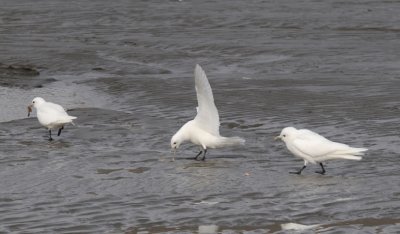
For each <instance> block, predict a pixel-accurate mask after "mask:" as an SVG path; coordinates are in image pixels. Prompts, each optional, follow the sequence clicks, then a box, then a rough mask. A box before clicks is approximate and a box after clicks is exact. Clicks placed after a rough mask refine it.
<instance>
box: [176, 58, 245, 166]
mask: <svg viewBox="0 0 400 234" xmlns="http://www.w3.org/2000/svg"><path fill="white" fill-rule="evenodd" d="M194 80H195V88H196V93H197V102H198V108H197V115H196V117H195V118H194V119H193V120H190V121H189V122H187V123H186V124H184V125H183V126H182V127H181V128H180V129H179V130H178V132H176V133H175V135H174V136H173V137H172V138H171V148H172V149H173V150H174V154H175V152H176V150H177V149H178V148H179V146H180V145H181V144H182V143H183V142H185V141H190V142H192V143H193V144H195V145H198V146H199V147H200V152H199V153H198V154H197V155H196V156H195V157H194V159H195V160H197V159H198V157H199V156H200V155H201V154H202V153H203V158H202V160H205V159H206V153H207V149H208V148H212V149H214V148H220V147H225V146H235V145H243V144H244V142H245V140H244V139H242V138H240V137H223V136H221V135H220V134H219V125H220V123H219V115H218V110H217V107H216V106H215V104H214V97H213V93H212V90H211V86H210V83H209V82H208V79H207V76H206V74H205V72H204V70H203V69H202V68H201V67H200V65H198V64H197V65H196V68H195V71H194Z"/></svg>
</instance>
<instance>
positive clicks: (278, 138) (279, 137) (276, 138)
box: [274, 136, 282, 141]
mask: <svg viewBox="0 0 400 234" xmlns="http://www.w3.org/2000/svg"><path fill="white" fill-rule="evenodd" d="M280 139H282V137H281V136H276V137H274V140H275V141H277V140H280Z"/></svg>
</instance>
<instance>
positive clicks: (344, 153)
mask: <svg viewBox="0 0 400 234" xmlns="http://www.w3.org/2000/svg"><path fill="white" fill-rule="evenodd" d="M367 150H368V149H365V148H351V147H349V148H348V149H345V150H338V151H336V152H334V153H332V154H330V155H327V156H325V157H323V158H324V160H330V159H348V160H356V161H360V160H361V159H362V157H361V156H362V155H364V153H365V151H367Z"/></svg>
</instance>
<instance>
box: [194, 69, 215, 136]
mask: <svg viewBox="0 0 400 234" xmlns="http://www.w3.org/2000/svg"><path fill="white" fill-rule="evenodd" d="M194 80H195V87H196V93H197V102H198V108H197V115H196V118H195V119H194V121H195V122H196V124H198V126H199V127H200V128H202V129H204V130H205V131H207V132H209V133H211V134H213V135H217V136H218V135H219V115H218V110H217V107H216V106H215V104H214V97H213V93H212V90H211V86H210V83H209V82H208V79H207V76H206V73H205V72H204V70H203V69H202V68H201V67H200V65H198V64H197V65H196V68H195V70H194Z"/></svg>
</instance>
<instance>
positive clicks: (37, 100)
mask: <svg viewBox="0 0 400 234" xmlns="http://www.w3.org/2000/svg"><path fill="white" fill-rule="evenodd" d="M45 102H46V101H45V100H44V99H43V98H41V97H35V98H34V99H33V100H32V102H31V104H29V106H28V117H29V115H30V114H31V112H32V108H33V107H35V108H37V107H38V106H39V105H41V104H42V103H45Z"/></svg>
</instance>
